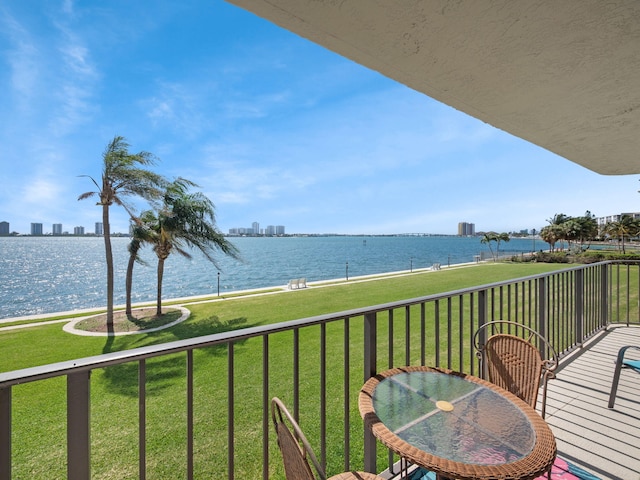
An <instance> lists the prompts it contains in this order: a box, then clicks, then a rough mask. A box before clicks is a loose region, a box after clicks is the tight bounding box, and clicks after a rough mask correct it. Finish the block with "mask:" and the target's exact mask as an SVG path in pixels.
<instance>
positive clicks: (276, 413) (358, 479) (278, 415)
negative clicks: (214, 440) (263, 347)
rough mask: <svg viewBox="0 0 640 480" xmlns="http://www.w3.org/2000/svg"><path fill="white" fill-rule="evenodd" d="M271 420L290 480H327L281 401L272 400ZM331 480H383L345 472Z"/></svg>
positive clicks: (304, 438) (305, 439)
mask: <svg viewBox="0 0 640 480" xmlns="http://www.w3.org/2000/svg"><path fill="white" fill-rule="evenodd" d="M271 418H272V419H273V425H274V427H275V430H276V434H277V436H278V446H279V447H280V452H281V453H282V459H283V461H284V472H285V477H286V478H287V480H316V479H318V480H327V475H326V474H325V472H324V469H323V468H322V467H321V466H320V462H318V459H317V458H316V456H315V454H314V453H313V450H312V449H311V446H310V444H309V441H308V440H307V437H305V436H304V433H302V430H301V429H300V426H299V425H298V423H297V422H296V421H295V420H294V418H293V416H292V415H291V414H290V413H289V411H288V410H287V408H286V407H285V406H284V404H283V403H282V401H281V400H280V399H279V398H278V397H273V399H272V400H271ZM289 426H290V427H291V429H290V428H289ZM291 430H293V433H292V431H291ZM309 459H310V460H311V463H312V464H313V466H314V468H315V471H316V475H314V474H313V472H312V471H311V466H310V465H309ZM329 480H383V479H382V477H379V476H377V475H374V474H373V473H366V472H345V473H341V474H338V475H334V476H333V477H331V478H330V479H329Z"/></svg>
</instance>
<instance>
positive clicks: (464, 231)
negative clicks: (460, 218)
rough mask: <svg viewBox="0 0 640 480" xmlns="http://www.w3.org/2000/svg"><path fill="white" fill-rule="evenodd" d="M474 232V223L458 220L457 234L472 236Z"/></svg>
mask: <svg viewBox="0 0 640 480" xmlns="http://www.w3.org/2000/svg"><path fill="white" fill-rule="evenodd" d="M475 234H476V225H475V224H474V223H467V222H460V223H458V235H459V236H461V237H473V236H474V235H475Z"/></svg>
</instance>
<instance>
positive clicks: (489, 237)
mask: <svg viewBox="0 0 640 480" xmlns="http://www.w3.org/2000/svg"><path fill="white" fill-rule="evenodd" d="M497 241H498V234H497V233H496V232H486V233H485V234H484V235H483V236H482V238H481V239H480V243H486V244H487V245H489V251H490V252H491V258H492V259H493V261H495V260H496V256H495V255H494V254H493V248H491V242H497Z"/></svg>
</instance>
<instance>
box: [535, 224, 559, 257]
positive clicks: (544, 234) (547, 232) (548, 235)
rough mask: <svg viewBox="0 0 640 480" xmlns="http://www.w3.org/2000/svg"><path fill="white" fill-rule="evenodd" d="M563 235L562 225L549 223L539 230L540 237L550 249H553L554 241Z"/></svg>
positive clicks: (554, 246)
mask: <svg viewBox="0 0 640 480" xmlns="http://www.w3.org/2000/svg"><path fill="white" fill-rule="evenodd" d="M562 236H563V228H562V225H557V224H551V225H547V226H546V227H543V228H542V230H540V238H542V240H544V241H545V242H547V243H548V244H549V245H550V246H551V251H552V252H553V251H555V249H556V242H557V241H558V240H560V239H561V238H562Z"/></svg>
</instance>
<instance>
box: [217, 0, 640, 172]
mask: <svg viewBox="0 0 640 480" xmlns="http://www.w3.org/2000/svg"><path fill="white" fill-rule="evenodd" d="M228 1H229V2H230V3H233V4H235V5H237V6H239V7H242V8H244V9H246V10H248V11H251V12H253V13H255V14H257V15H259V16H261V17H263V18H265V19H267V20H270V21H272V22H273V23H275V24H277V25H280V26H281V27H283V28H286V29H287V30H290V31H292V32H295V33H297V34H298V35H300V36H302V37H305V38H307V39H309V40H311V41H313V42H315V43H318V44H320V45H323V46H324V47H326V48H328V49H330V50H332V51H334V52H336V53H338V54H340V55H342V56H344V57H347V58H349V59H351V60H353V61H355V62H357V63H359V64H362V65H364V66H366V67H369V68H371V69H373V70H376V71H378V72H380V73H382V74H383V75H385V76H387V77H389V78H392V79H395V80H397V81H398V82H400V83H403V84H405V85H407V86H408V87H410V88H412V89H414V90H417V91H419V92H422V93H424V94H425V95H428V96H429V97H432V98H434V99H436V100H438V101H441V102H443V103H445V104H447V105H450V106H452V107H454V108H456V109H457V110H460V111H463V112H465V113H467V114H469V115H471V116H473V117H476V118H478V119H480V120H482V121H484V122H487V123H489V124H490V125H493V126H494V127H497V128H499V129H502V130H505V131H507V132H509V133H511V134H513V135H516V136H518V137H520V138H523V139H525V140H528V141H530V142H532V143H534V144H536V145H539V146H541V147H543V148H545V149H547V150H549V151H551V152H554V153H556V154H558V155H560V156H562V157H565V158H567V159H569V160H571V161H573V162H576V163H578V164H580V165H583V166H584V167H586V168H589V169H591V170H594V171H596V172H598V173H602V174H609V175H614V174H632V173H633V174H637V173H640V157H639V155H638V153H639V152H640V2H638V1H636V0H629V1H606V2H605V1H604V0H562V1H557V0H548V1H540V0H503V1H488V0H473V1H471V0H469V1H461V0H460V1H431V0H228Z"/></svg>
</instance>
